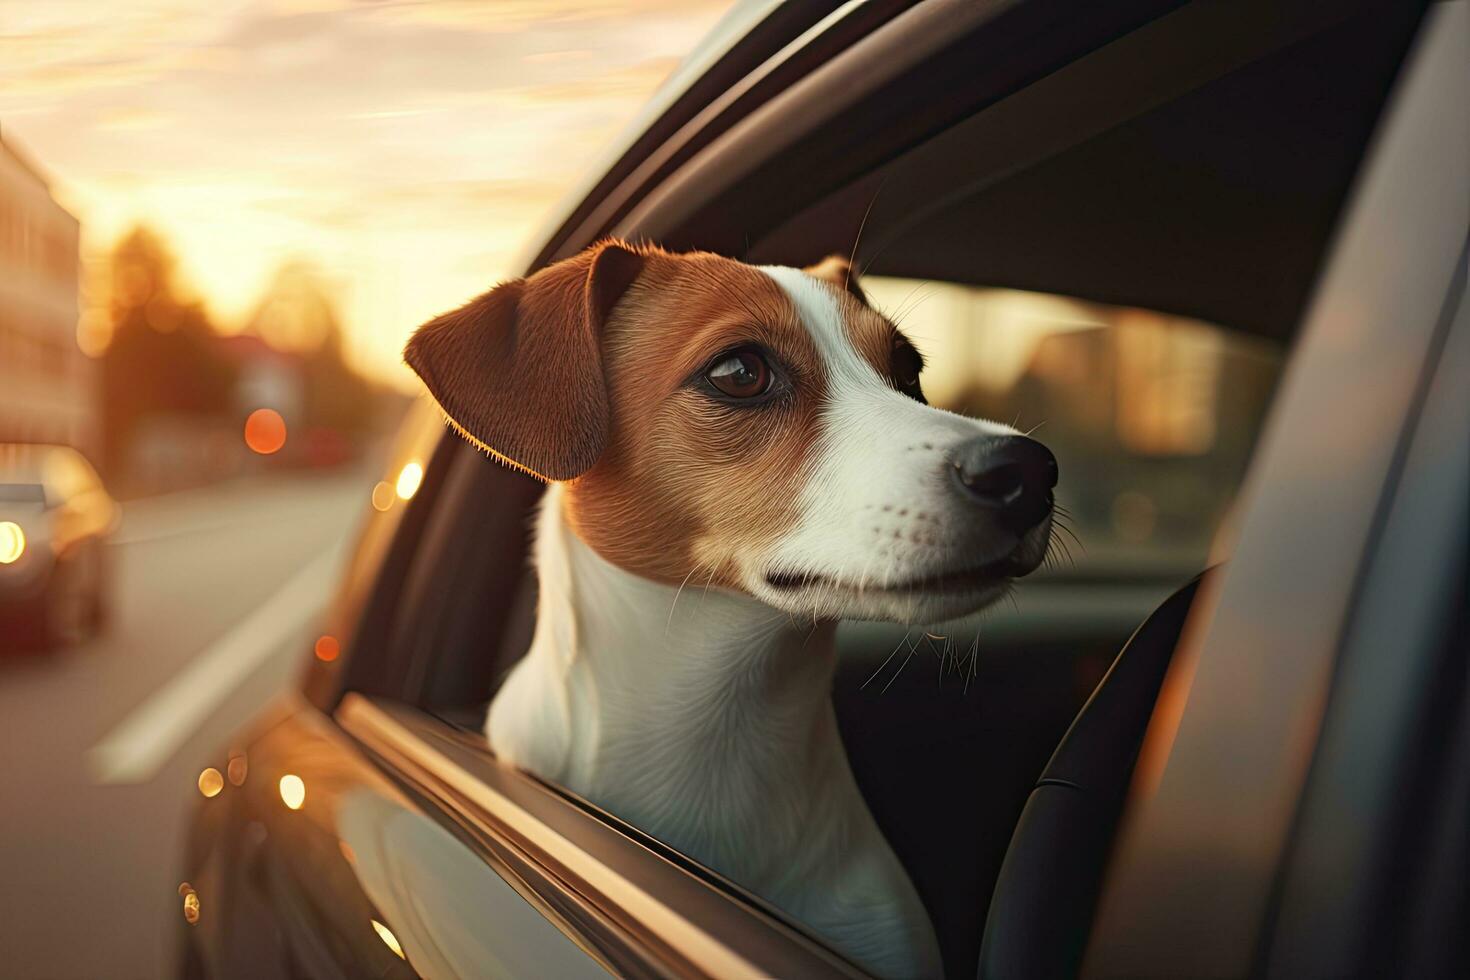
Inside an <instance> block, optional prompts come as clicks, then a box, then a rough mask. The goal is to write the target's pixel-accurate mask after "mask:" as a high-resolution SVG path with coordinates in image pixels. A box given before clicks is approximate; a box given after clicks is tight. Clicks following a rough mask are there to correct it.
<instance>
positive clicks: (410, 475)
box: [395, 462, 424, 500]
mask: <svg viewBox="0 0 1470 980" xmlns="http://www.w3.org/2000/svg"><path fill="white" fill-rule="evenodd" d="M423 482H424V467H423V466H422V464H420V463H417V462H409V463H404V464H403V469H401V470H399V471H398V484H397V486H396V487H395V489H396V490H397V492H398V497H399V499H401V500H408V499H409V498H411V497H412V496H413V495H414V494H416V493H418V492H419V484H420V483H423Z"/></svg>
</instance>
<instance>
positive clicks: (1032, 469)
mask: <svg viewBox="0 0 1470 980" xmlns="http://www.w3.org/2000/svg"><path fill="white" fill-rule="evenodd" d="M952 472H953V474H954V480H955V485H956V487H957V488H958V489H959V492H960V493H961V494H963V495H964V497H965V498H966V499H967V500H969V501H970V503H971V504H973V505H974V506H975V507H978V508H981V509H984V510H986V511H989V512H991V514H992V515H993V517H994V518H995V520H996V521H997V522H998V523H999V524H1001V525H1002V526H1003V527H1005V528H1006V529H1007V530H1009V531H1010V532H1011V533H1013V534H1015V535H1016V536H1017V537H1020V536H1022V535H1024V534H1025V533H1026V532H1027V531H1029V530H1031V529H1032V528H1033V527H1035V526H1036V525H1038V524H1040V523H1041V522H1042V521H1044V520H1045V519H1046V518H1047V517H1048V516H1050V514H1051V511H1052V488H1053V487H1055V486H1056V485H1057V460H1056V457H1055V456H1053V455H1052V454H1051V450H1049V449H1047V448H1046V447H1045V446H1043V445H1042V444H1041V443H1039V442H1037V441H1036V440H1035V439H1027V438H1026V437H1025V436H991V435H986V436H980V437H978V438H975V439H971V440H970V441H969V442H966V443H963V444H961V446H960V447H959V449H958V451H956V452H955V454H954V457H953V463H952Z"/></svg>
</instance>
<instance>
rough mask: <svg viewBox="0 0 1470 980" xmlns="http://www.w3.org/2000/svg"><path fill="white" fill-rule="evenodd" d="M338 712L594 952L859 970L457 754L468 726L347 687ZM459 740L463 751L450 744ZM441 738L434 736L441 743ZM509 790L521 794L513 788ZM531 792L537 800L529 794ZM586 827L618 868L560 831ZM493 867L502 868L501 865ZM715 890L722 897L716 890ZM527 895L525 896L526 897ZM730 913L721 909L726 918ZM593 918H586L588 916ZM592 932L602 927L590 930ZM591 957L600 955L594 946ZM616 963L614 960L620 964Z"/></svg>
mask: <svg viewBox="0 0 1470 980" xmlns="http://www.w3.org/2000/svg"><path fill="white" fill-rule="evenodd" d="M335 719H336V721H337V723H338V725H340V727H341V728H342V729H343V730H344V731H345V732H346V733H347V734H349V735H350V736H352V737H353V738H354V739H356V740H357V742H358V743H359V744H361V745H362V746H363V747H364V748H366V749H367V750H368V751H369V752H370V753H371V754H373V755H375V756H376V757H378V758H379V759H380V760H382V761H383V762H385V763H386V764H387V765H388V767H389V768H391V769H392V770H393V771H394V772H395V773H396V774H398V775H400V776H402V777H404V778H406V779H407V780H408V781H410V782H412V783H414V784H415V785H416V786H417V787H418V788H419V789H420V790H421V791H422V792H424V793H426V794H427V795H429V796H431V797H432V798H433V799H434V800H435V801H436V802H437V803H438V804H440V805H442V806H444V807H445V808H446V809H448V810H452V811H453V812H454V815H455V816H456V817H459V818H462V819H467V820H469V821H470V822H471V823H473V824H474V825H475V826H476V828H477V829H479V830H481V831H482V832H484V833H486V834H488V835H490V836H491V837H492V838H494V839H495V841H496V843H497V844H499V845H501V846H502V847H503V848H506V849H508V850H509V851H510V852H511V853H512V854H513V855H514V856H515V857H518V858H519V859H520V862H519V863H521V864H522V865H523V867H525V868H526V869H528V870H529V871H530V872H531V874H529V875H528V876H527V877H526V878H525V879H523V880H522V881H521V882H519V883H517V882H514V881H513V882H512V884H515V885H517V886H518V887H521V888H522V890H523V894H524V893H525V889H526V888H529V889H530V890H531V891H532V892H533V893H535V897H537V898H540V899H542V900H543V901H540V902H533V904H537V905H538V906H539V907H541V910H542V912H543V914H547V916H548V918H550V919H551V920H552V921H553V922H554V923H555V924H556V925H557V926H558V927H559V928H561V929H562V931H563V932H565V933H567V934H568V935H569V936H570V937H571V938H572V939H573V940H574V941H576V942H577V943H578V944H579V945H581V946H582V947H583V948H584V949H587V950H588V951H589V955H594V956H597V953H596V952H595V950H598V949H603V948H605V947H606V946H607V944H608V941H609V939H611V940H612V941H613V942H614V943H616V944H617V945H620V946H622V947H623V948H624V951H625V952H627V953H629V954H631V958H632V959H634V960H641V961H642V962H641V965H642V967H643V968H644V969H645V970H647V971H649V972H652V973H656V974H673V975H676V976H718V977H766V976H781V975H787V976H789V975H794V974H800V975H802V976H842V977H854V976H862V975H863V974H862V973H861V972H860V971H858V970H857V969H856V968H855V967H853V966H852V965H850V964H848V963H846V962H845V961H843V960H841V959H840V958H839V957H837V956H836V954H834V953H832V952H830V951H829V950H826V949H825V948H823V947H821V946H820V945H819V944H818V943H816V942H815V941H814V940H811V939H809V938H807V937H805V936H803V935H801V934H800V933H799V932H797V931H796V930H794V929H792V928H790V927H789V926H787V925H786V924H785V923H783V922H781V921H780V920H779V919H776V918H774V917H767V916H766V915H765V914H763V913H762V912H761V911H760V910H758V909H757V908H756V907H755V906H754V905H750V904H747V903H745V902H743V901H741V900H740V899H738V898H736V897H735V896H734V895H731V894H727V893H725V892H724V891H722V890H721V889H718V888H716V887H715V886H714V885H712V884H710V883H708V882H706V881H704V880H703V879H701V878H699V877H697V876H695V875H693V874H691V873H690V872H689V871H687V870H685V869H684V868H682V867H680V866H679V865H677V864H675V863H674V862H672V861H670V860H668V859H667V858H665V857H664V856H662V855H660V854H658V853H656V852H655V851H653V850H651V849H649V848H647V847H645V846H644V845H642V844H641V843H639V842H638V841H636V840H635V839H633V838H632V837H629V836H626V835H623V834H622V833H621V832H620V831H619V830H618V829H617V828H615V827H614V826H613V825H611V824H610V823H608V822H604V821H603V820H600V819H599V818H598V817H597V816H594V815H593V814H591V813H588V812H586V811H584V810H582V809H580V808H578V807H577V806H575V805H574V804H572V803H571V802H569V801H568V800H566V799H564V798H562V797H561V796H559V795H558V794H557V793H555V792H554V791H553V790H551V789H549V788H547V787H545V786H543V785H542V784H540V783H539V782H537V781H536V780H534V779H532V778H531V777H530V776H527V775H526V774H524V773H521V772H519V771H518V770H514V769H511V768H509V767H505V766H499V765H496V764H495V763H494V762H493V759H491V757H490V756H489V754H488V750H486V751H485V754H484V757H483V761H484V763H485V765H484V766H483V767H481V771H479V772H471V771H470V770H469V769H468V768H466V767H465V765H463V764H462V763H461V762H460V761H459V760H458V759H456V758H455V755H461V756H463V755H464V753H466V752H468V751H470V750H469V749H468V747H467V745H465V744H464V743H467V742H468V740H469V739H468V737H462V738H456V737H455V736H458V735H462V734H463V733H460V732H458V730H455V729H452V728H451V727H450V726H448V725H446V724H444V723H442V722H438V721H437V720H435V719H432V718H430V717H428V716H426V715H423V714H422V713H419V712H416V711H415V710H414V709H411V708H406V707H402V706H399V705H392V704H384V703H379V702H375V701H373V700H371V699H369V698H366V697H364V696H362V695H359V694H355V693H350V694H348V695H346V696H345V697H344V698H343V699H342V703H341V705H340V706H339V707H338V708H337V711H336V714H335ZM416 728H423V729H425V730H426V731H431V730H433V729H434V728H442V732H441V733H439V734H440V736H441V737H440V738H437V739H434V740H432V741H431V740H430V739H429V738H426V737H425V736H424V735H423V734H421V733H420V731H418V730H416ZM456 741H458V742H459V743H461V748H460V749H459V751H457V752H456V751H455V749H454V748H452V747H451V746H452V745H453V744H454V743H455V742H456ZM436 743H437V744H436ZM516 797H519V799H517V798H516ZM530 801H534V805H533V806H528V805H527V803H528V802H530ZM547 807H552V808H556V809H557V810H558V811H559V816H561V817H564V818H565V821H564V825H563V827H562V828H560V829H558V828H557V827H554V826H552V825H551V824H549V823H548V822H547V821H546V820H545V819H543V817H542V816H540V815H538V814H537V813H535V812H533V809H534V808H542V809H543V810H544V808H547ZM569 827H570V828H573V833H574V835H575V834H576V830H577V829H578V828H580V829H585V830H586V832H587V834H588V835H589V836H590V837H595V838H596V839H597V840H596V843H597V845H598V846H600V847H608V846H609V845H611V846H612V847H614V848H616V849H617V850H618V851H619V858H620V863H622V864H623V866H624V868H623V870H620V869H619V868H618V867H614V866H612V864H610V863H608V862H607V861H604V860H602V859H600V858H599V857H598V856H596V855H594V854H592V853H589V851H588V849H587V846H588V844H587V842H580V841H577V840H573V839H571V837H569V836H568V835H567V834H566V833H565V831H566V830H567V828H569ZM630 860H631V861H636V862H639V863H640V866H639V871H640V873H642V877H643V878H644V879H645V880H644V881H642V882H639V881H635V880H633V879H632V877H631V876H630V875H629V874H627V873H625V871H626V865H627V863H628V862H629V861H630ZM496 870H497V871H500V872H501V873H502V874H504V871H503V869H501V868H499V867H497V868H496ZM660 886H662V887H666V888H668V889H669V890H670V891H671V892H672V891H676V890H677V891H682V893H683V895H682V897H683V898H684V899H686V902H687V899H688V898H689V896H690V894H691V893H692V892H698V893H701V894H700V897H701V898H703V902H702V904H703V906H704V909H705V910H706V911H708V910H709V909H711V908H719V909H721V910H722V911H721V913H720V914H719V916H718V918H719V919H720V921H718V922H713V921H709V920H710V918H711V916H698V917H697V916H693V915H690V914H688V912H687V909H688V907H689V905H690V904H695V903H687V904H681V903H676V902H670V901H666V900H665V898H664V897H661V896H660V894H658V893H657V892H658V890H659V888H660ZM710 896H714V897H716V898H717V899H718V902H717V903H716V902H712V901H711V900H710ZM529 898H531V896H528V899H529ZM568 899H570V900H571V904H573V905H575V906H576V907H578V908H580V909H581V910H583V911H584V913H585V914H584V915H583V916H581V917H580V918H582V920H583V921H582V922H581V923H578V922H575V921H573V920H574V918H578V917H576V916H570V915H564V914H558V913H557V910H558V909H562V908H566V907H567V906H568V904H569V903H568ZM726 913H728V918H726ZM589 916H590V917H591V918H592V919H593V920H595V921H594V922H593V923H591V925H595V926H596V927H597V928H595V929H594V928H589V923H588V917H589ZM753 928H754V929H756V930H759V933H760V936H761V939H762V942H761V943H760V945H761V948H760V949H749V948H747V949H740V948H737V945H739V943H738V940H736V938H735V937H736V936H737V935H738V934H739V933H741V932H744V933H745V934H746V935H745V937H744V938H746V939H747V940H749V939H750V938H751V931H752V929H753ZM593 932H597V933H598V935H592V934H591V933H593ZM597 958H598V959H600V960H604V962H605V965H606V958H604V957H602V956H597ZM617 965H618V964H616V963H615V964H614V966H617Z"/></svg>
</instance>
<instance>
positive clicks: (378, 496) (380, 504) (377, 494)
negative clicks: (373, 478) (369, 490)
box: [373, 480, 396, 511]
mask: <svg viewBox="0 0 1470 980" xmlns="http://www.w3.org/2000/svg"><path fill="white" fill-rule="evenodd" d="M395 496H396V495H395V494H394V493H393V486H392V484H390V483H388V482H387V481H385V480H379V481H378V482H377V484H375V485H374V486H373V510H378V511H384V510H387V509H388V508H390V507H392V506H393V500H394V498H395Z"/></svg>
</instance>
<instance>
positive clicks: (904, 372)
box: [889, 340, 929, 405]
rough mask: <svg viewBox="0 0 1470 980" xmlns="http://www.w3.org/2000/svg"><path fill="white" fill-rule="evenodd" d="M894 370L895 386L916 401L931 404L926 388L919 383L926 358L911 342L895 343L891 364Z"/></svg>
mask: <svg viewBox="0 0 1470 980" xmlns="http://www.w3.org/2000/svg"><path fill="white" fill-rule="evenodd" d="M889 370H891V371H892V372H893V386H894V387H895V388H897V389H898V390H899V391H901V392H903V393H904V394H905V395H908V396H909V397H910V398H912V399H914V400H915V401H920V402H923V403H924V404H925V405H927V404H929V402H928V400H927V399H925V397H924V389H923V387H921V386H920V384H919V372H921V371H923V370H924V358H923V357H922V356H921V355H920V354H919V352H918V351H916V350H914V348H913V346H912V345H911V344H907V343H905V342H903V341H901V340H900V341H899V342H898V343H896V344H894V345H893V358H892V361H891V363H890V365H889Z"/></svg>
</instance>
